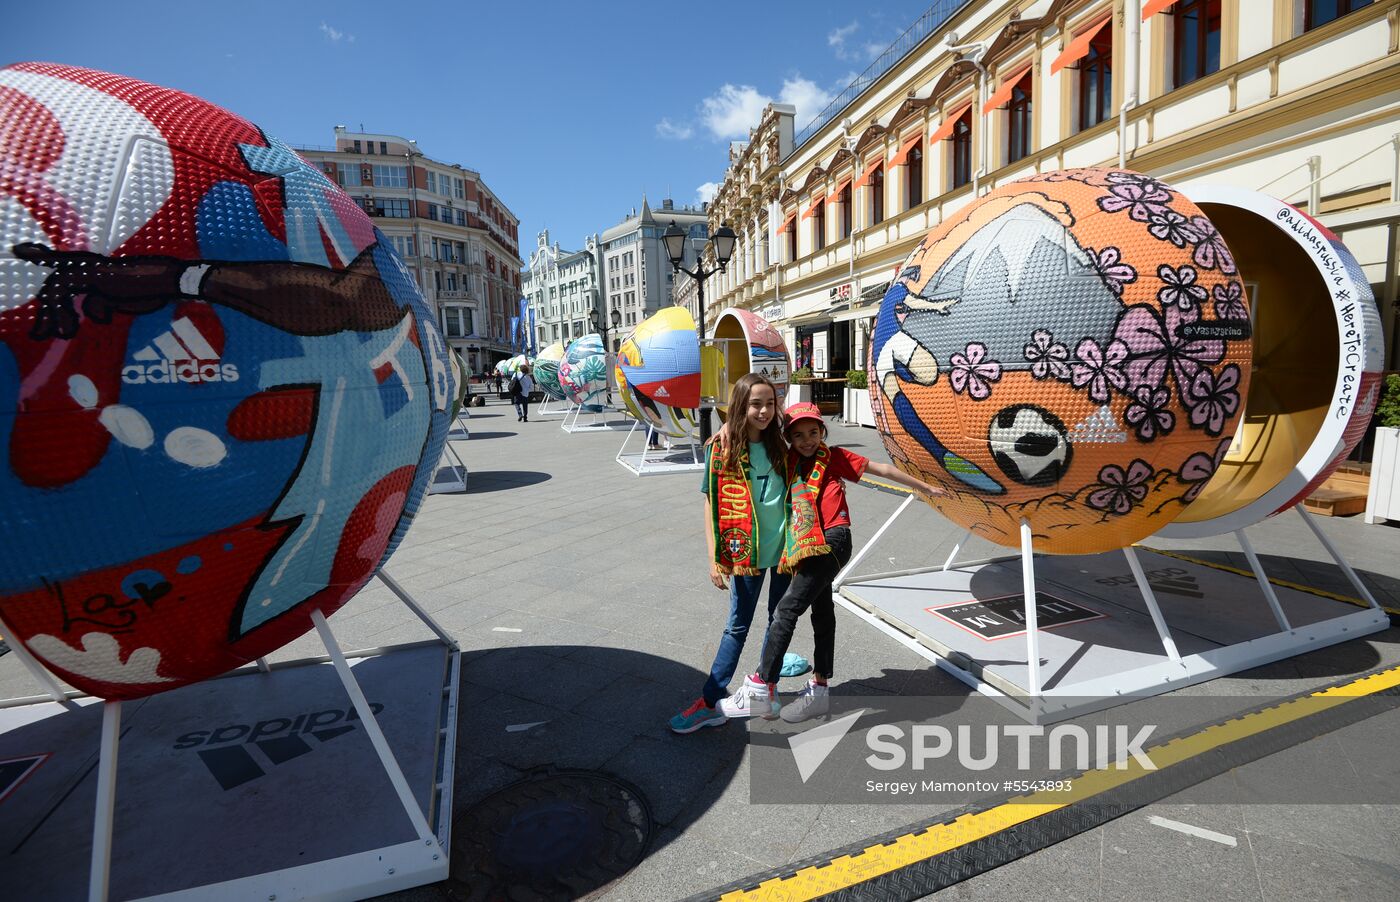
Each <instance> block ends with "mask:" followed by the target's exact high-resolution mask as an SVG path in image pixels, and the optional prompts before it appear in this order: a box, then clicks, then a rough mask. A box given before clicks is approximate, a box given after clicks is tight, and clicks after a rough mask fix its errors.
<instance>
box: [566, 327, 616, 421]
mask: <svg viewBox="0 0 1400 902" xmlns="http://www.w3.org/2000/svg"><path fill="white" fill-rule="evenodd" d="M607 367H608V358H607V355H605V354H604V353H603V339H602V337H601V336H600V335H598V333H596V332H593V333H590V334H588V335H584V336H582V337H580V338H575V339H574V340H573V341H571V342H569V346H568V347H567V348H565V349H564V359H563V361H562V362H561V363H560V364H559V386H560V387H561V388H562V389H564V394H565V395H567V396H568V398H569V400H570V401H573V402H574V403H575V404H578V405H579V406H581V407H582V408H583V409H584V410H585V411H588V412H589V413H597V412H598V411H600V410H602V409H603V400H604V394H605V392H606V391H607V388H608V370H607Z"/></svg>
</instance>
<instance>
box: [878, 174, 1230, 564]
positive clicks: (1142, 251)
mask: <svg viewBox="0 0 1400 902" xmlns="http://www.w3.org/2000/svg"><path fill="white" fill-rule="evenodd" d="M1250 329H1251V326H1250V322H1249V313H1248V299H1247V298H1246V297H1245V292H1244V286H1243V283H1242V282H1241V281H1240V277H1239V273H1238V271H1237V269H1236V267H1235V264H1234V260H1233V258H1232V257H1231V255H1230V251H1229V248H1228V247H1226V245H1225V243H1224V241H1223V239H1222V238H1221V237H1220V234H1219V232H1218V231H1217V230H1216V229H1215V227H1214V226H1213V225H1212V223H1211V222H1210V220H1209V219H1208V218H1207V217H1206V216H1205V215H1204V214H1203V213H1202V211H1201V210H1200V209H1199V208H1198V207H1196V206H1195V205H1194V204H1192V203H1191V202H1190V201H1189V200H1187V199H1186V198H1185V197H1184V196H1182V195H1181V194H1180V193H1179V192H1177V191H1176V190H1174V189H1172V188H1171V187H1170V186H1168V185H1165V184H1163V183H1162V182H1160V181H1157V180H1156V179H1153V178H1150V177H1148V176H1144V175H1140V174H1138V173H1134V172H1128V171H1122V170H1107V169H1081V170H1069V171H1061V172H1053V173H1046V174H1043V175H1039V176H1033V177H1031V178H1028V179H1023V180H1020V181H1017V182H1012V183H1009V184H1007V185H1003V186H1001V187H999V188H997V189H996V190H994V191H992V192H991V193H989V194H988V195H986V196H985V197H982V198H980V199H978V200H976V201H974V202H972V203H970V204H968V205H967V206H966V207H963V208H962V209H961V210H959V211H957V212H955V213H953V214H952V215H950V216H949V218H948V219H947V220H945V221H944V222H943V223H940V224H939V225H938V226H936V227H934V228H933V229H932V230H931V231H930V232H929V234H928V235H927V236H925V238H924V239H923V241H922V242H920V244H919V245H918V247H916V248H915V249H914V251H913V252H912V253H911V254H910V255H909V258H908V259H907V260H905V262H904V263H903V264H902V265H901V266H900V268H899V270H898V271H897V273H896V276H895V279H894V281H892V282H891V285H890V288H889V290H888V292H887V293H886V295H885V298H884V301H883V303H882V305H881V309H880V315H879V319H878V320H877V323H876V330H875V335H874V337H873V340H872V342H871V347H870V353H871V358H870V368H871V376H872V378H871V380H870V394H871V400H872V406H873V408H874V410H875V413H876V420H877V425H878V428H879V430H880V432H881V435H882V438H883V440H884V443H885V447H886V449H887V450H888V451H889V453H890V456H891V458H892V459H893V460H894V461H895V462H896V464H897V465H899V466H900V467H901V468H902V469H904V470H905V471H906V472H909V473H912V474H914V475H917V476H919V477H920V478H922V479H925V480H927V481H929V482H932V483H935V484H937V485H940V486H942V487H943V488H945V489H946V490H947V491H948V493H949V494H948V496H947V497H946V498H943V499H940V500H939V501H937V502H936V504H935V506H936V507H937V508H938V509H939V510H940V511H941V512H942V513H944V514H945V515H947V516H948V517H949V518H950V519H952V520H954V521H955V522H957V523H959V524H960V525H962V526H964V527H966V528H968V529H970V530H972V531H973V532H974V533H976V534H978V535H980V536H982V537H984V538H987V539H990V540H991V541H994V542H997V543H999V544H1003V545H1009V546H1013V547H1014V546H1016V545H1018V543H1019V528H1020V523H1021V522H1022V521H1023V520H1024V521H1026V522H1028V523H1029V524H1030V526H1031V529H1032V534H1033V537H1034V542H1035V547H1036V550H1038V551H1047V552H1053V553H1089V552H1097V551H1104V550H1109V549H1114V548H1120V547H1123V546H1125V545H1128V544H1131V543H1132V542H1134V541H1137V540H1139V539H1141V538H1144V537H1145V536H1148V535H1150V534H1152V533H1153V532H1155V531H1156V530H1157V529H1158V528H1160V527H1161V526H1162V525H1164V524H1166V523H1169V522H1171V520H1172V519H1174V518H1175V517H1176V516H1177V515H1178V514H1179V513H1180V512H1181V510H1182V508H1183V506H1184V505H1186V504H1189V503H1190V501H1191V500H1192V499H1193V498H1195V496H1196V495H1197V494H1198V493H1199V492H1200V489H1201V486H1202V485H1203V484H1204V481H1205V480H1206V479H1208V478H1209V476H1210V475H1211V473H1212V472H1213V471H1214V469H1215V468H1216V467H1217V466H1218V465H1219V463H1220V460H1221V458H1222V456H1223V454H1224V451H1225V449H1226V448H1227V447H1228V445H1229V442H1230V438H1231V436H1232V434H1233V432H1234V429H1235V425H1236V423H1237V421H1238V418H1239V416H1240V414H1241V413H1242V411H1243V407H1244V403H1243V401H1244V396H1245V392H1246V390H1247V387H1248V386H1247V381H1248V376H1249V370H1250Z"/></svg>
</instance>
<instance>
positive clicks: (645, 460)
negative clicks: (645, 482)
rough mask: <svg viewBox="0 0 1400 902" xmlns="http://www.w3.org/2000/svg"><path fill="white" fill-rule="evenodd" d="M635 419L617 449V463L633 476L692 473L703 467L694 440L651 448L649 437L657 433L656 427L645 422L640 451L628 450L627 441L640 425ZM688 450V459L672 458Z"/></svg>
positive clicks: (703, 464) (702, 461) (703, 463)
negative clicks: (666, 446)
mask: <svg viewBox="0 0 1400 902" xmlns="http://www.w3.org/2000/svg"><path fill="white" fill-rule="evenodd" d="M640 425H641V423H639V422H638V421H637V420H633V421H632V428H631V429H629V430H628V431H627V436H626V437H625V438H624V439H623V440H622V447H621V448H619V449H617V457H616V458H615V460H617V462H618V463H620V464H622V466H623V467H625V468H627V469H628V470H630V471H631V472H632V474H633V475H634V476H660V475H661V474H663V473H694V472H696V471H697V470H703V469H705V462H704V460H702V459H701V456H700V450H699V446H697V445H696V444H695V443H694V442H687V443H686V444H684V445H673V446H671V447H670V448H669V449H667V450H664V451H661V450H653V449H652V448H651V447H650V446H651V438H652V436H653V435H656V434H658V433H657V432H656V427H655V426H653V425H651V424H647V429H646V439H645V441H644V443H643V445H642V450H641V451H628V450H627V443H628V442H630V441H631V440H632V435H633V434H634V433H635V432H636V431H637V427H638V426H640ZM687 449H688V450H689V451H690V460H688V461H687V460H673V459H672V458H673V457H674V456H677V455H679V454H683V453H685V451H686V450H687Z"/></svg>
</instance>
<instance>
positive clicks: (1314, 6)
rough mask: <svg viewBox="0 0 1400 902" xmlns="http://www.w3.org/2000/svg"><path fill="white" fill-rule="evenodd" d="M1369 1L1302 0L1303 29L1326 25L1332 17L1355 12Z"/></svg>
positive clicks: (1336, 17) (1369, 1)
mask: <svg viewBox="0 0 1400 902" xmlns="http://www.w3.org/2000/svg"><path fill="white" fill-rule="evenodd" d="M1371 2H1372V0H1304V3H1303V30H1304V31H1311V30H1312V29H1314V28H1316V27H1317V26H1319V25H1326V24H1327V23H1328V22H1331V21H1332V20H1333V19H1340V18H1341V17H1342V16H1345V15H1346V14H1347V13H1354V12H1356V11H1357V10H1358V9H1361V8H1362V7H1363V6H1370V5H1371Z"/></svg>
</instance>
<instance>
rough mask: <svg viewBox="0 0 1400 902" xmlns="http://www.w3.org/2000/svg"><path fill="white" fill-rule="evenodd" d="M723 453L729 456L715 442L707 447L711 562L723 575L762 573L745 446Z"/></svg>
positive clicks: (745, 444)
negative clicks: (713, 554)
mask: <svg viewBox="0 0 1400 902" xmlns="http://www.w3.org/2000/svg"><path fill="white" fill-rule="evenodd" d="M727 450H728V452H729V453H723V452H724V449H721V447H720V445H719V443H716V444H715V445H714V446H713V447H711V449H710V467H709V472H708V474H707V476H706V479H707V483H706V484H707V486H708V488H709V494H710V531H711V534H712V535H713V536H714V538H715V563H716V564H718V565H719V571H720V572H721V573H724V574H728V575H735V576H757V575H758V574H760V573H762V572H763V571H762V570H761V569H759V567H758V566H757V563H758V526H757V523H756V521H755V518H754V509H753V492H752V491H751V490H750V489H749V479H748V473H749V446H748V444H747V443H741V444H740V445H739V447H738V448H730V449H727Z"/></svg>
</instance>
